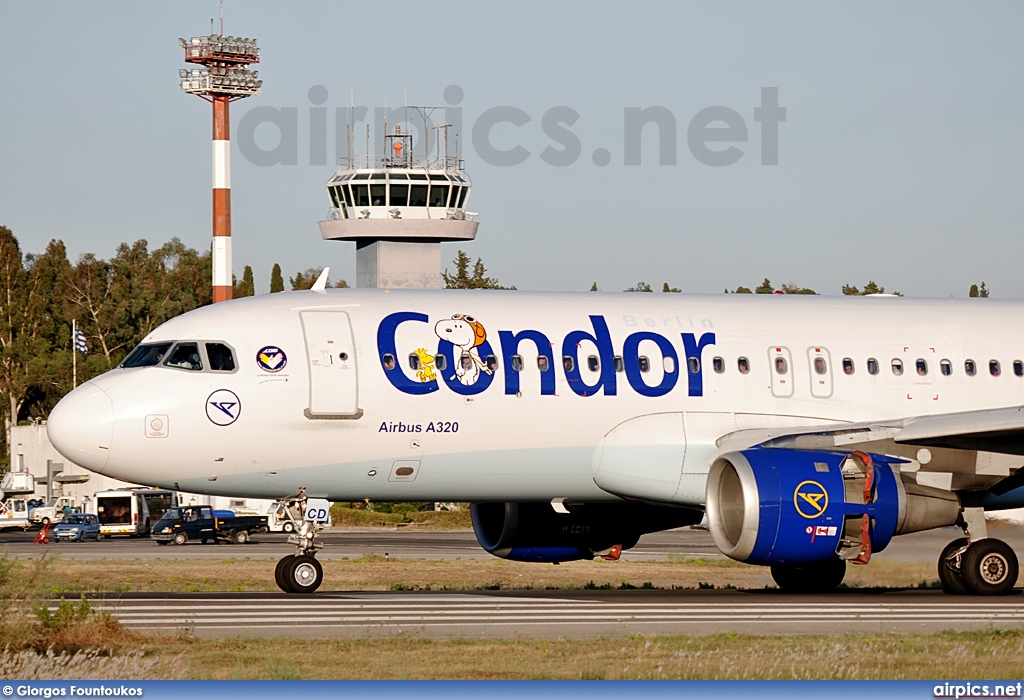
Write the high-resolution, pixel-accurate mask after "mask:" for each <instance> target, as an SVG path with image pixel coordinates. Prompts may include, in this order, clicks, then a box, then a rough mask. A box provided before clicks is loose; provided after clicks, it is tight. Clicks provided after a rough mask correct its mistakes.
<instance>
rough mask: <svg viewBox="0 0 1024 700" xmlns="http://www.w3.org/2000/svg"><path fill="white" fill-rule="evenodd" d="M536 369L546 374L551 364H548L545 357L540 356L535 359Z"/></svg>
mask: <svg viewBox="0 0 1024 700" xmlns="http://www.w3.org/2000/svg"><path fill="white" fill-rule="evenodd" d="M537 369H539V370H540V371H541V372H547V371H548V370H549V369H551V363H550V362H548V356H547V355H540V356H538V357H537Z"/></svg>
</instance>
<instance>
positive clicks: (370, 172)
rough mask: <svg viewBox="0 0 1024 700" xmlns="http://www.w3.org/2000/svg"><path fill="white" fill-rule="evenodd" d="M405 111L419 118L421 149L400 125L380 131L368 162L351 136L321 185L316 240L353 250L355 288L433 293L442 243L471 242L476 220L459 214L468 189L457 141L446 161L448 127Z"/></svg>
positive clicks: (437, 284)
mask: <svg viewBox="0 0 1024 700" xmlns="http://www.w3.org/2000/svg"><path fill="white" fill-rule="evenodd" d="M409 109H410V110H416V111H417V112H419V114H420V115H421V116H422V117H423V122H424V124H423V129H422V134H423V135H424V138H423V144H422V146H420V145H417V144H414V143H413V138H412V133H406V132H403V131H402V126H401V124H399V125H396V126H395V129H394V131H389V130H388V128H387V125H385V127H384V133H385V136H384V144H383V145H384V153H383V155H369V152H370V149H369V147H367V154H368V155H365V156H353V155H352V149H351V136H350V137H349V142H350V143H349V149H348V153H349V155H348V156H346V157H344V158H342V159H341V169H339V170H338V172H337V173H335V174H334V177H332V178H331V179H330V180H329V181H328V182H327V194H328V195H329V196H330V199H331V210H330V214H329V215H328V218H327V220H326V221H321V222H319V226H320V235H321V236H323V238H324V240H328V241H354V242H355V244H356V286H357V287H380V288H385V287H390V288H413V289H439V288H440V287H441V243H442V242H445V241H471V240H473V239H474V238H476V229H477V226H478V225H479V224H478V222H477V221H475V219H476V216H477V215H476V213H475V212H467V211H466V204H467V202H468V200H469V190H470V188H471V183H470V180H469V177H468V176H467V175H466V172H465V170H463V163H462V161H461V160H460V159H459V156H458V151H459V149H458V143H457V139H458V136H457V135H456V137H455V138H456V143H455V148H454V150H455V155H454V156H452V155H449V144H448V126H447V125H440V126H436V127H433V128H432V129H431V128H429V127H428V115H429V114H430V112H432V111H434V108H423V107H419V108H414V107H410V108H409ZM405 124H406V125H407V126H408V124H409V121H408V119H407V120H406V121H405ZM431 130H433V131H434V132H435V138H434V144H433V149H432V148H431V145H432V144H430V131H431ZM442 131H443V134H442ZM367 145H369V136H367ZM442 149H443V153H442ZM416 150H418V151H419V155H418V156H417V155H416V153H415V151H416ZM431 150H433V151H434V153H431Z"/></svg>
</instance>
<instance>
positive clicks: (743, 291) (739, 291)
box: [733, 285, 754, 294]
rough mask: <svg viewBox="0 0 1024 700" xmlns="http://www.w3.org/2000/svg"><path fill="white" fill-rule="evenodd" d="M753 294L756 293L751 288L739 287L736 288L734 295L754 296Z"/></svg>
mask: <svg viewBox="0 0 1024 700" xmlns="http://www.w3.org/2000/svg"><path fill="white" fill-rule="evenodd" d="M753 293H754V292H753V291H752V290H751V289H750V287H744V286H742V285H741V286H739V287H736V291H735V292H733V294H753Z"/></svg>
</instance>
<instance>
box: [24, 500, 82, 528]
mask: <svg viewBox="0 0 1024 700" xmlns="http://www.w3.org/2000/svg"><path fill="white" fill-rule="evenodd" d="M74 510H75V499H73V498H69V497H67V496H61V497H59V498H58V497H54V498H51V499H50V502H49V503H47V504H46V505H45V506H38V507H36V508H32V509H31V510H30V511H29V514H28V519H29V520H31V521H32V522H33V523H38V524H40V525H45V524H46V523H59V522H60V521H61V520H63V519H64V516H65V515H66V514H68V513H71V512H73V511H74Z"/></svg>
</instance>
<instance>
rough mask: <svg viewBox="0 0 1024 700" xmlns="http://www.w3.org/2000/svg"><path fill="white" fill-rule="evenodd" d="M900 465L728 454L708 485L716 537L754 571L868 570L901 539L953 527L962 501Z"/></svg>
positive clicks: (885, 460)
mask: <svg viewBox="0 0 1024 700" xmlns="http://www.w3.org/2000/svg"><path fill="white" fill-rule="evenodd" d="M900 463H901V460H899V459H896V458H892V457H885V456H880V455H869V454H866V453H863V452H852V453H841V452H814V451H802V450H785V449H772V448H754V449H749V450H744V451H742V452H731V453H728V454H725V455H722V456H721V457H719V458H718V459H717V460H715V462H714V464H712V466H711V471H710V473H709V474H708V481H707V492H706V497H707V514H708V524H709V526H710V529H711V535H712V537H713V538H714V540H715V544H716V545H717V546H718V548H719V549H720V550H721V551H722V553H723V554H725V555H726V556H728V557H731V558H733V559H736V560H738V561H742V562H748V563H750V564H785V565H789V564H794V565H799V564H806V563H811V562H822V561H828V560H835V559H836V557H837V556H838V557H839V559H844V560H852V561H854V562H858V563H866V562H867V560H868V559H869V558H870V556H871V553H872V552H878V551H881V550H882V549H884V548H885V547H886V545H888V544H889V542H890V541H891V540H892V538H893V536H895V535H902V534H905V533H908V532H917V531H919V530H929V529H931V528H936V527H944V526H947V525H953V524H955V523H956V521H957V518H958V517H959V514H960V500H959V498H958V497H957V495H956V494H954V493H951V492H949V491H943V490H941V489H936V488H931V487H925V486H919V485H918V484H917V483H916V482H913V481H909V480H904V478H903V476H902V474H901V473H900V471H899V464H900Z"/></svg>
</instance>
